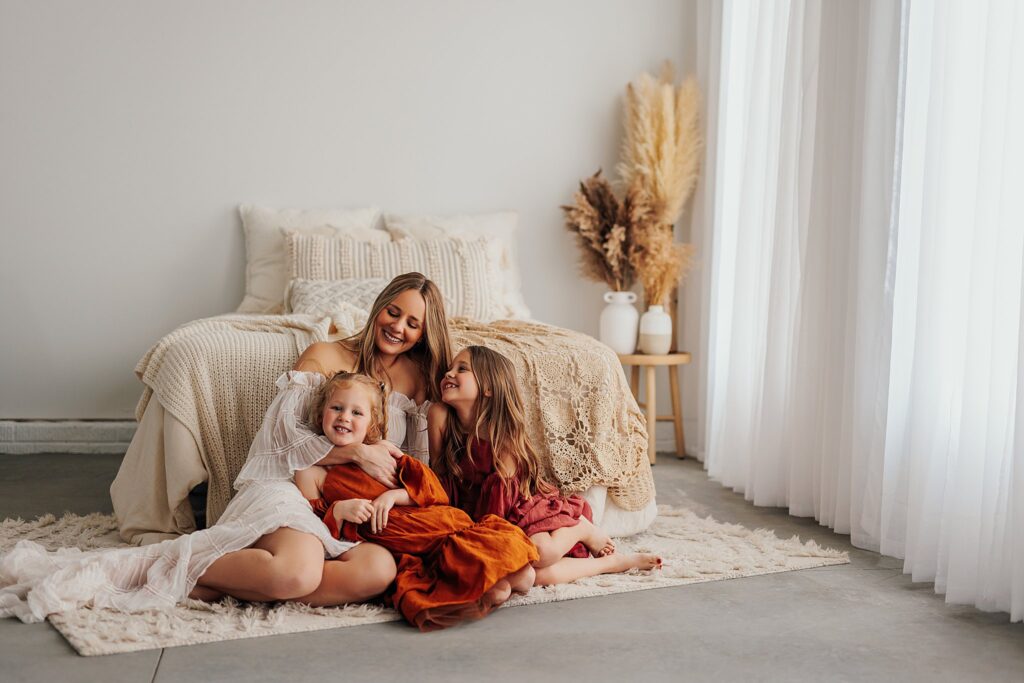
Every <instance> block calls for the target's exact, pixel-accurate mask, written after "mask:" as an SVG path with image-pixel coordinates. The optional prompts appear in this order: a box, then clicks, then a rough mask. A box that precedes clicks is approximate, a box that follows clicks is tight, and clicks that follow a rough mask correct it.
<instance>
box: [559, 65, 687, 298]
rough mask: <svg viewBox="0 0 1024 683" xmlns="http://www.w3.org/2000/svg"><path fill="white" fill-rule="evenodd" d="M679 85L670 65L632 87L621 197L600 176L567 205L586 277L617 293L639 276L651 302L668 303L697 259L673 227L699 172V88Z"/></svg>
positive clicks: (568, 221)
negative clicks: (675, 234) (603, 283)
mask: <svg viewBox="0 0 1024 683" xmlns="http://www.w3.org/2000/svg"><path fill="white" fill-rule="evenodd" d="M674 80H675V77H674V74H673V70H672V65H671V63H669V62H666V63H665V65H664V66H663V67H662V70H661V74H660V75H659V77H658V78H654V77H653V76H651V75H650V74H643V75H641V76H640V78H639V79H638V81H637V82H636V83H635V84H633V83H631V84H629V86H628V87H627V88H626V121H625V126H626V137H625V140H624V141H623V144H622V161H621V163H620V164H619V166H618V170H619V173H620V175H621V176H622V179H623V183H624V185H625V187H626V190H625V194H624V196H623V198H622V200H621V201H620V200H619V199H618V197H617V196H616V194H615V192H614V190H613V188H612V184H611V183H610V182H609V181H608V180H607V179H606V178H604V177H603V176H602V175H601V171H598V172H597V173H595V174H594V175H592V176H590V177H589V178H587V179H586V180H584V181H583V182H581V183H580V189H579V191H578V192H577V193H576V194H575V196H574V197H573V200H574V204H573V205H572V206H563V207H562V210H563V211H564V212H565V225H566V227H567V228H568V230H569V231H570V232H572V233H574V234H575V235H576V238H577V241H578V242H579V245H580V248H581V250H582V252H583V256H582V261H581V264H580V265H581V272H582V274H583V275H584V277H587V278H589V279H591V280H596V281H598V282H605V283H607V285H608V286H609V287H610V288H612V289H613V290H615V291H622V290H626V289H629V288H630V287H632V286H633V282H634V279H639V280H640V284H641V285H642V286H643V288H644V296H645V298H646V300H647V304H648V305H653V304H662V303H664V302H665V300H666V299H667V298H668V296H669V294H670V293H671V292H672V289H673V288H674V287H675V286H676V284H678V282H679V281H680V280H681V279H682V278H683V277H684V276H685V274H686V271H687V270H688V269H689V266H690V263H691V259H692V256H693V250H692V246H691V245H687V244H679V243H677V242H675V240H674V237H673V226H674V225H675V222H676V221H677V220H679V216H680V215H682V212H683V206H684V205H685V204H686V200H687V199H688V198H689V196H690V194H691V193H692V192H693V188H694V186H695V185H696V183H697V175H698V173H699V171H700V156H701V152H702V150H703V141H702V139H701V135H700V129H699V123H700V91H699V90H698V88H697V83H696V81H695V80H694V79H692V78H691V79H688V80H687V81H686V82H684V83H683V84H682V85H681V86H676V85H674V83H673V82H674Z"/></svg>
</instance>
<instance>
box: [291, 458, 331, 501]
mask: <svg viewBox="0 0 1024 683" xmlns="http://www.w3.org/2000/svg"><path fill="white" fill-rule="evenodd" d="M326 478H327V470H325V469H324V468H323V467H317V466H316V465H313V466H312V467H307V468H306V469H304V470H298V471H297V472H296V473H295V485H296V486H298V487H299V491H302V495H303V497H304V498H306V500H314V499H316V498H319V497H320V496H322V495H323V490H324V480H325V479H326Z"/></svg>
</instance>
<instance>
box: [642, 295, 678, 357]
mask: <svg viewBox="0 0 1024 683" xmlns="http://www.w3.org/2000/svg"><path fill="white" fill-rule="evenodd" d="M639 346H640V353H646V354H649V355H652V356H663V355H665V354H666V353H668V350H669V349H670V348H672V316H670V315H669V314H668V313H666V312H665V309H664V307H662V306H651V307H650V308H648V309H647V312H646V313H644V314H643V315H642V316H641V317H640V344H639Z"/></svg>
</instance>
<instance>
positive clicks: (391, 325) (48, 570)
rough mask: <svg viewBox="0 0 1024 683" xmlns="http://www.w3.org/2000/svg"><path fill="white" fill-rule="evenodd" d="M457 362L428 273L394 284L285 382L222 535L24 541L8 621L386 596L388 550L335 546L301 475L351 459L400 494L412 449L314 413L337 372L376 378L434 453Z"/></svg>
mask: <svg viewBox="0 0 1024 683" xmlns="http://www.w3.org/2000/svg"><path fill="white" fill-rule="evenodd" d="M450 357H451V351H450V345H449V341H448V327H447V323H446V321H445V315H444V304H443V301H442V298H441V296H440V293H439V292H438V289H437V287H436V286H435V285H434V284H433V283H432V282H430V281H429V280H427V279H426V278H425V277H423V276H422V275H420V274H418V273H409V274H406V275H402V276H399V277H397V278H395V280H393V281H392V282H391V283H390V284H389V285H388V286H387V287H386V288H385V289H384V291H382V292H381V294H380V295H379V296H378V297H377V300H376V302H375V303H374V306H373V309H372V311H371V314H370V317H369V319H368V320H367V323H366V326H365V327H364V328H363V330H362V331H361V332H360V333H359V334H357V335H355V336H354V337H352V338H350V339H346V340H342V341H341V342H339V343H336V344H327V343H322V344H314V345H313V346H311V347H310V348H309V349H307V350H306V351H305V352H304V353H303V354H302V356H301V357H300V358H299V360H298V362H297V363H296V364H295V368H294V370H293V371H291V372H288V373H286V374H284V375H282V376H281V377H280V378H279V379H278V382H277V386H278V389H279V392H278V395H277V396H276V397H275V399H274V401H273V402H272V403H271V405H270V407H269V409H268V410H267V415H266V417H265V419H264V422H263V426H262V427H261V429H260V431H259V433H258V434H257V435H256V438H255V440H254V441H253V444H252V448H251V449H250V451H249V457H248V459H247V460H246V463H245V466H244V467H243V468H242V471H241V472H240V473H239V475H238V477H237V478H236V480H235V487H236V488H237V489H238V494H237V495H236V496H235V497H234V498H233V499H232V500H231V502H230V503H229V504H228V507H227V509H225V511H224V514H223V515H222V516H221V518H220V519H219V520H218V521H217V523H216V524H214V525H213V526H211V527H210V528H209V529H205V530H203V531H199V532H195V533H192V534H188V535H185V536H180V537H178V538H175V539H172V540H167V541H164V542H162V543H157V544H153V545H147V546H142V547H133V548H122V549H116V550H110V551H98V552H93V553H76V552H58V553H47V552H46V551H45V550H43V549H42V547H41V546H39V545H37V544H34V543H31V542H22V543H19V544H18V546H16V547H15V549H14V550H12V551H11V552H9V553H6V554H5V555H3V556H2V557H0V577H3V585H0V616H17V617H18V618H20V619H22V620H23V621H39V620H41V619H44V618H45V617H46V616H47V615H48V614H52V613H54V612H60V611H64V610H68V609H73V608H74V607H76V606H79V605H84V604H92V605H94V606H97V607H111V608H115V609H122V610H126V611H138V610H143V609H152V608H160V607H170V606H173V605H174V604H177V603H178V602H180V601H181V600H182V599H183V598H184V597H185V596H186V595H188V596H190V597H195V598H201V599H213V598H216V597H218V596H219V595H221V594H224V593H227V594H229V595H232V596H235V597H237V598H241V599H243V600H260V601H269V600H296V601H300V602H304V603H308V604H311V605H317V606H325V605H339V604H345V603H351V602H362V601H365V600H367V599H370V598H372V597H374V596H376V595H379V594H380V593H382V592H383V591H384V590H385V589H386V588H387V586H388V584H390V583H391V581H392V580H393V578H394V576H395V573H396V567H395V563H394V560H393V559H392V558H391V555H390V553H388V551H386V550H385V549H384V548H382V547H380V546H377V545H374V544H372V543H361V544H359V545H353V544H351V543H347V542H343V541H339V540H337V539H334V538H333V537H331V535H330V534H329V532H327V529H326V527H325V526H324V525H323V523H322V522H321V521H320V519H319V518H317V517H316V515H315V514H314V513H313V511H312V509H311V508H310V506H309V503H308V502H307V501H306V500H305V498H304V497H303V496H302V494H301V493H300V492H299V490H298V488H297V487H296V486H295V485H294V483H293V482H292V473H293V472H295V471H297V470H301V469H304V468H307V467H310V466H312V465H314V464H320V465H337V464H342V463H349V462H351V463H355V464H357V465H359V467H360V468H362V469H363V470H365V471H366V472H367V473H368V474H370V475H371V476H373V477H374V478H376V479H378V480H380V481H381V482H382V483H385V484H387V485H389V486H394V485H395V467H396V461H395V459H394V457H397V456H399V455H400V454H401V451H400V450H399V449H398V448H397V447H396V446H395V445H394V444H393V443H390V442H383V441H382V442H379V443H377V444H374V445H364V444H352V445H349V446H344V447H336V446H334V445H333V444H331V443H330V442H329V441H328V440H327V439H326V438H325V437H323V436H320V435H317V434H314V433H313V432H312V431H311V430H310V429H309V428H308V427H307V426H306V424H305V423H304V422H303V416H304V412H305V408H306V405H307V403H308V399H309V397H310V396H311V394H312V393H313V392H314V391H315V390H316V388H317V387H319V386H320V384H321V383H322V382H323V381H324V377H325V376H326V375H330V374H333V373H335V372H337V371H340V370H359V371H362V372H365V373H367V374H370V375H371V376H373V377H376V378H378V379H379V380H380V381H383V382H384V383H385V384H386V385H388V386H390V387H391V388H392V389H393V390H394V392H393V393H394V398H392V399H389V409H391V410H392V411H393V412H394V413H395V418H393V419H392V420H390V421H389V434H392V433H393V434H394V435H396V436H394V437H393V438H395V440H398V441H404V442H405V445H406V447H407V449H408V450H410V451H412V452H414V453H415V452H416V451H420V452H421V453H425V452H426V450H427V449H426V420H425V414H426V407H427V403H426V400H427V399H432V400H436V394H437V391H438V388H437V386H438V382H437V381H435V379H439V378H440V374H439V373H440V371H441V370H442V369H444V368H446V367H447V366H448V362H449V359H450ZM396 406H397V407H396ZM403 416H404V417H403ZM408 424H412V425H413V428H412V429H408ZM393 456H394V457H393ZM325 557H328V558H336V559H335V560H330V561H325Z"/></svg>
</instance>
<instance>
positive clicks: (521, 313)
mask: <svg viewBox="0 0 1024 683" xmlns="http://www.w3.org/2000/svg"><path fill="white" fill-rule="evenodd" d="M518 222H519V215H518V214H516V213H515V212H514V211H501V212H497V213H478V214H453V215H450V216H428V215H416V214H397V213H387V214H384V227H385V228H386V229H387V231H388V232H390V233H391V236H392V237H393V238H394V239H396V240H397V239H403V238H407V237H411V238H412V239H416V240H436V239H442V238H444V237H455V238H461V239H476V238H480V237H489V238H491V239H495V240H498V242H499V244H500V245H501V274H502V285H501V300H502V305H503V306H504V308H505V312H504V315H503V316H502V317H505V318H520V319H523V320H527V319H529V318H530V309H529V308H528V307H527V306H526V301H525V300H524V299H523V292H522V286H523V282H522V278H521V276H520V274H519V259H518V256H517V251H516V226H517V224H518Z"/></svg>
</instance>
